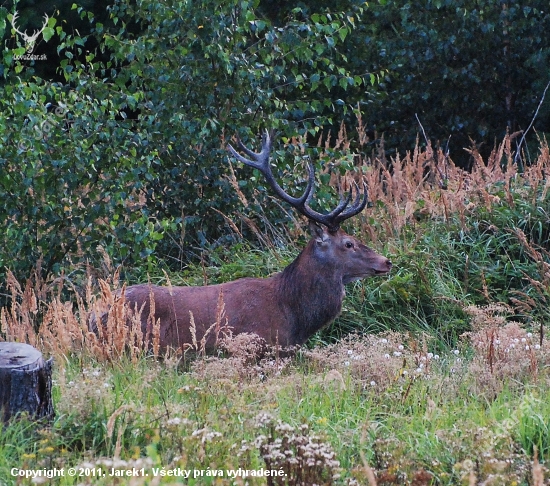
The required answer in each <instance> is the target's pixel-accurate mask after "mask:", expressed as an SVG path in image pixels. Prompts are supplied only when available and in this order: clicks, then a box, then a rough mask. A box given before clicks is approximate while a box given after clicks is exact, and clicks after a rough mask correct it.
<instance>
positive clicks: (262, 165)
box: [227, 130, 315, 212]
mask: <svg viewBox="0 0 550 486" xmlns="http://www.w3.org/2000/svg"><path fill="white" fill-rule="evenodd" d="M274 136H275V131H274V130H266V132H265V134H264V135H263V136H262V149H261V151H260V152H259V153H256V152H254V151H252V150H250V149H249V148H248V147H246V146H245V145H244V144H243V143H242V142H241V140H240V139H239V138H237V142H238V144H239V148H240V149H241V150H242V151H243V152H245V153H246V154H247V155H248V156H249V157H250V159H247V158H245V157H243V156H242V155H240V154H239V153H238V152H237V151H236V150H235V149H234V148H233V146H232V145H231V144H228V145H227V149H228V150H229V152H231V154H232V155H233V156H234V157H235V158H236V159H237V160H239V161H240V162H242V163H243V164H246V165H248V166H250V167H253V168H254V169H258V170H259V171H260V172H261V173H262V174H263V175H264V177H265V180H266V181H267V183H268V184H269V185H270V187H271V188H272V189H273V190H274V191H275V194H277V196H279V197H280V198H281V199H282V200H283V201H286V202H287V203H289V204H290V205H291V206H293V207H294V208H296V209H297V210H298V211H300V212H303V210H302V208H303V206H304V202H305V201H306V200H307V199H308V197H310V194H311V193H312V192H313V186H314V184H315V170H314V168H313V165H311V164H310V165H309V166H308V172H309V175H308V182H307V186H306V189H305V191H304V193H303V194H302V195H301V196H300V197H293V196H291V195H290V194H287V193H286V192H285V191H284V190H283V188H282V187H281V186H280V185H279V184H278V183H277V181H276V180H275V177H274V176H273V173H272V172H271V165H270V164H269V154H270V153H271V147H272V145H273V137H274ZM251 159H252V160H251Z"/></svg>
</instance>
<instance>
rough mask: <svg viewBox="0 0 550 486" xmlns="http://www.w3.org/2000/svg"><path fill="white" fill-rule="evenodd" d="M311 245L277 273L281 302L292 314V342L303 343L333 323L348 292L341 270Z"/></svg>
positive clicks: (289, 313)
mask: <svg viewBox="0 0 550 486" xmlns="http://www.w3.org/2000/svg"><path fill="white" fill-rule="evenodd" d="M311 244H312V242H310V244H309V245H308V247H306V248H305V249H304V250H303V251H302V253H300V255H299V256H298V258H296V260H294V261H293V262H292V263H291V264H290V265H289V266H288V267H287V268H285V269H284V270H283V271H282V272H281V273H280V274H278V275H277V277H278V280H279V288H280V292H279V296H280V300H281V302H280V305H281V308H282V309H285V311H286V312H287V314H288V315H289V320H290V324H291V329H292V330H291V336H292V340H293V341H294V342H293V344H303V343H304V342H305V341H307V339H308V338H309V337H310V336H312V335H313V334H314V333H315V332H317V331H318V330H319V329H321V328H323V327H324V326H326V325H327V324H329V323H330V322H332V321H333V320H334V319H335V318H336V317H337V316H338V314H340V311H341V309H342V300H343V298H344V295H345V292H344V284H343V281H342V271H341V269H340V268H339V267H337V266H336V265H334V264H332V265H331V264H330V263H327V262H323V261H321V260H320V259H319V258H318V257H317V256H316V255H315V253H314V252H313V251H312V248H311Z"/></svg>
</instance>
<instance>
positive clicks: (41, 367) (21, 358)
mask: <svg viewBox="0 0 550 486" xmlns="http://www.w3.org/2000/svg"><path fill="white" fill-rule="evenodd" d="M52 362H53V358H50V359H49V360H48V361H44V359H43V358H42V353H41V352H40V351H38V349H36V348H33V347H32V346H29V345H28V344H23V343H4V342H0V414H2V415H3V421H4V422H7V421H8V420H9V419H10V417H13V416H15V415H16V414H17V413H20V412H28V413H29V415H30V416H32V417H33V418H52V417H53V415H54V410H53V403H52ZM2 409H3V413H2Z"/></svg>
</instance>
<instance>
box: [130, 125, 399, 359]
mask: <svg viewBox="0 0 550 486" xmlns="http://www.w3.org/2000/svg"><path fill="white" fill-rule="evenodd" d="M274 134H275V132H273V131H266V132H265V134H264V135H263V137H262V142H261V150H260V152H259V153H256V152H254V151H252V150H251V149H249V148H248V147H246V146H245V145H244V144H243V143H242V142H241V140H240V138H238V137H237V144H238V145H237V146H238V148H239V150H240V151H241V152H242V153H244V154H246V156H247V157H248V158H247V157H245V156H243V155H241V154H240V153H239V152H238V151H237V150H236V149H235V148H234V147H233V146H232V145H231V144H228V147H227V149H228V151H229V152H230V154H231V155H232V156H233V157H235V158H236V159H237V160H238V161H240V162H242V163H243V164H245V165H246V166H249V167H252V168H254V169H257V170H258V171H259V172H260V173H261V174H262V175H263V177H264V178H265V181H266V182H267V184H268V185H269V187H270V188H271V189H272V190H273V192H274V193H275V194H276V195H277V197H278V198H280V199H281V200H282V201H285V202H286V203H288V204H289V205H290V206H292V207H293V208H294V209H296V211H298V212H299V213H301V214H302V215H303V216H305V217H306V218H307V219H308V220H309V227H310V230H311V234H312V237H311V239H310V240H309V242H308V243H307V245H306V246H305V248H304V249H303V250H302V251H301V252H300V254H299V255H298V257H297V258H296V259H295V260H294V261H293V262H292V263H290V264H289V265H288V266H287V267H286V268H285V269H284V270H282V271H281V272H279V273H276V274H274V275H272V276H270V277H267V278H241V279H237V280H234V281H230V282H226V283H221V284H216V285H205V286H159V285H151V284H138V285H131V286H128V287H126V288H125V289H123V296H124V299H125V300H126V302H127V304H128V305H129V307H130V308H131V309H133V310H134V312H137V313H139V316H140V317H139V319H140V322H141V328H142V332H143V335H144V336H147V335H148V336H151V326H152V325H153V323H156V324H157V326H158V329H159V331H160V346H161V347H162V348H166V347H168V346H170V347H175V348H184V349H185V347H186V346H190V345H191V343H192V342H195V343H196V342H197V341H198V342H200V341H201V340H202V342H203V343H204V344H205V345H206V349H208V350H212V349H213V348H215V346H216V344H217V339H218V335H217V334H218V332H219V328H218V329H217V331H218V332H213V327H214V326H215V325H216V322H217V323H218V324H217V325H218V327H219V324H220V323H219V321H220V312H222V313H223V321H224V322H223V326H222V327H223V329H224V330H226V331H229V332H230V333H231V334H232V335H237V334H241V333H248V334H252V335H254V334H255V335H257V336H258V337H259V338H261V340H262V341H263V342H264V343H265V344H266V345H267V346H275V345H277V346H281V347H295V346H299V345H302V344H304V343H305V342H306V341H307V340H308V339H309V338H310V337H311V336H312V335H313V334H314V333H316V332H317V331H319V330H320V329H322V328H324V327H326V326H328V325H329V324H330V323H331V322H333V321H334V319H336V317H337V316H338V315H339V314H340V312H341V309H342V301H343V299H344V296H345V285H347V284H349V283H351V282H355V281H357V280H360V279H363V278H365V277H371V276H377V275H386V274H388V273H389V272H390V270H391V268H392V263H391V261H390V260H389V259H387V258H386V257H384V256H382V255H380V254H378V253H376V252H375V251H374V250H372V249H371V248H369V247H368V246H366V245H365V244H364V243H362V242H361V241H360V240H358V239H357V238H355V237H354V236H351V235H349V234H347V233H346V232H344V231H343V230H342V229H341V228H340V225H341V224H342V222H344V221H345V220H347V219H349V218H352V217H354V216H356V215H357V214H359V213H360V212H361V211H363V209H364V208H365V206H366V204H367V187H366V184H365V183H364V182H363V187H362V191H361V190H360V189H359V186H358V184H357V183H356V182H354V185H353V186H351V187H350V190H349V191H348V195H347V197H344V195H343V194H342V193H340V202H339V204H338V205H337V206H336V207H335V208H334V209H333V210H332V211H330V212H329V213H327V214H323V213H319V212H317V211H315V210H313V209H312V208H311V207H310V202H311V199H312V197H313V195H314V191H315V169H314V166H313V164H312V163H311V162H310V163H309V164H308V178H307V184H306V188H305V191H304V193H303V194H302V195H301V196H299V197H293V196H291V195H289V194H287V193H286V192H285V191H284V190H283V188H282V187H281V186H280V185H279V184H278V182H277V181H276V179H275V177H274V175H273V173H272V170H271V164H270V154H271V149H272V145H273V138H274ZM352 200H353V201H352ZM220 308H222V309H223V310H222V311H221V310H220ZM151 317H152V319H151Z"/></svg>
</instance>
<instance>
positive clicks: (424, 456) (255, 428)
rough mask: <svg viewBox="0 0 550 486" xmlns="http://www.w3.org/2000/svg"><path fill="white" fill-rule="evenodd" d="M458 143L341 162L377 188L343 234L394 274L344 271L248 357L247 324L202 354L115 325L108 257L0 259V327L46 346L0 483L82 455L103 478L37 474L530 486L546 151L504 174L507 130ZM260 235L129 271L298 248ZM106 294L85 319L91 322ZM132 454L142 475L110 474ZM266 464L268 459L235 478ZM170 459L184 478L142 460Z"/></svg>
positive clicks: (210, 278)
mask: <svg viewBox="0 0 550 486" xmlns="http://www.w3.org/2000/svg"><path fill="white" fill-rule="evenodd" d="M322 143H323V141H320V146H322ZM472 157H473V160H474V162H475V163H474V166H473V169H472V172H471V173H465V172H463V171H461V170H459V169H458V168H456V167H454V166H453V164H452V162H451V161H450V160H449V159H448V157H446V156H445V154H443V153H441V152H438V151H435V150H432V149H431V147H429V146H428V148H427V149H425V150H420V149H418V150H416V151H415V152H414V153H411V154H408V155H407V156H406V157H404V158H402V159H395V160H392V161H387V160H385V159H384V158H383V157H378V158H376V157H374V158H372V159H371V158H369V159H366V158H364V159H361V158H360V157H358V158H357V159H358V162H360V163H359V165H358V167H360V168H361V170H362V171H363V173H364V175H365V177H366V179H367V181H368V185H369V191H370V199H372V200H373V201H376V202H375V203H374V204H373V205H372V207H370V208H369V209H367V211H366V213H365V216H362V217H361V218H356V219H357V220H356V221H355V222H353V223H351V225H352V226H354V227H351V228H349V231H350V232H354V233H355V234H356V235H359V236H361V238H362V239H363V240H364V241H367V242H368V243H369V245H371V246H373V247H376V248H377V250H378V251H380V252H382V253H384V254H385V255H387V256H388V257H389V258H391V260H392V261H393V263H394V271H392V273H391V275H390V276H388V277H384V278H372V279H369V280H366V281H363V282H360V283H355V284H353V285H350V286H348V287H347V289H346V291H347V296H346V298H345V300H344V308H343V312H342V315H341V317H340V318H339V319H338V320H337V321H336V322H335V323H334V324H333V325H332V326H330V327H329V328H328V329H326V330H324V331H323V332H321V333H319V334H318V335H316V336H315V337H314V338H312V339H311V340H310V342H309V343H308V345H307V346H306V347H304V348H302V349H299V350H295V351H294V353H293V354H290V355H286V354H282V353H279V351H278V350H273V351H270V352H267V353H264V354H263V355H262V356H261V357H257V356H256V355H257V352H258V349H259V348H258V346H259V345H258V343H257V342H256V340H255V338H254V337H253V336H248V335H240V336H236V337H234V338H233V339H227V340H224V341H223V345H222V346H221V348H220V352H219V354H216V355H206V354H204V353H201V352H200V349H195V350H194V351H196V353H194V355H193V356H191V355H190V353H185V352H183V350H163V349H160V348H159V347H158V346H155V332H158V329H156V330H155V329H154V328H153V329H152V335H151V336H144V335H143V334H142V333H141V329H140V328H139V326H138V324H139V322H138V321H137V320H136V321H135V322H133V323H132V322H131V324H132V325H130V326H128V325H126V324H127V321H128V316H127V314H126V311H127V310H126V308H125V305H124V301H123V299H120V298H119V294H118V290H119V289H120V288H122V287H123V284H122V283H121V282H120V281H119V273H118V270H117V269H114V268H112V266H111V264H110V261H109V258H108V256H107V255H104V260H105V264H104V268H102V269H90V268H88V269H84V271H80V273H79V271H74V272H72V273H70V274H68V275H65V276H61V277H59V276H58V277H55V278H54V277H50V278H47V279H46V280H43V279H42V278H41V277H40V275H41V272H40V271H37V272H36V273H35V275H32V276H30V278H29V280H28V281H27V282H25V283H21V282H18V281H17V280H16V279H15V278H13V277H12V276H10V275H9V274H8V275H9V277H8V281H7V284H8V285H7V288H8V289H9V291H10V293H11V295H10V305H8V306H6V307H4V308H2V309H1V310H0V338H1V339H3V340H8V341H23V342H28V343H30V344H32V345H34V346H36V347H38V348H39V349H40V350H41V351H42V352H43V353H44V354H48V355H50V354H51V355H53V356H54V357H55V372H54V380H55V381H54V387H53V393H54V401H55V409H56V417H55V419H54V420H53V422H52V423H50V424H40V423H39V424H36V423H33V422H30V421H28V419H27V418H25V417H20V418H18V419H14V420H12V421H11V422H10V423H9V424H7V426H6V427H5V428H4V430H3V433H2V434H1V435H0V478H1V479H0V483H2V481H3V482H4V483H6V484H30V480H26V479H21V478H18V477H16V476H13V475H12V473H11V471H12V468H18V469H25V470H31V469H32V470H39V469H43V468H46V469H51V468H53V467H58V468H62V467H66V468H67V467H82V468H83V470H85V471H96V472H97V471H101V473H103V472H105V473H106V474H107V475H106V476H102V475H99V476H98V475H96V476H91V475H88V476H82V477H77V478H74V477H67V476H65V477H64V478H60V479H56V480H55V482H53V480H52V484H62V485H64V484H67V485H68V484H99V485H101V484H105V485H106V484H113V482H117V483H118V484H136V485H137V484H158V483H163V484H174V483H178V482H179V483H182V482H183V483H184V484H190V485H192V484H197V485H198V484H201V485H202V484H222V485H224V484H227V485H229V484H242V485H244V484H250V485H255V484H258V485H263V484H268V485H279V484H280V485H299V484H300V485H313V484H327V485H331V484H334V485H364V484H369V486H372V485H374V484H379V485H393V484H395V485H415V486H421V485H475V484H483V485H535V486H542V485H543V484H544V478H546V480H548V478H549V471H548V464H549V461H550V426H549V425H548V424H550V405H549V402H548V400H547V390H548V386H549V385H550V374H549V370H550V347H549V346H550V343H549V341H548V338H547V335H546V334H547V325H546V323H547V321H548V317H549V310H548V309H549V307H548V304H549V298H550V254H549V251H550V250H549V242H548V238H549V233H548V227H549V221H548V214H549V211H550V209H549V197H548V188H549V187H550V184H549V182H548V179H547V175H546V174H547V173H548V169H549V166H550V156H549V155H548V147H547V145H546V143H545V142H544V141H541V147H540V154H539V158H538V159H537V160H536V161H535V163H534V164H533V165H532V166H530V167H527V168H525V170H524V171H523V172H519V171H518V168H517V167H516V166H515V165H514V163H513V156H512V152H511V144H510V140H509V138H507V139H505V140H504V142H503V143H502V144H501V145H499V146H498V147H496V148H495V150H494V152H493V154H492V155H491V157H490V158H489V160H486V161H482V160H480V158H479V155H478V154H477V153H476V152H475V151H473V152H472ZM359 159H360V160H359ZM349 177H351V176H349ZM350 181H351V180H350V179H349V178H348V176H340V177H338V178H334V177H333V180H332V181H331V183H332V184H334V185H337V184H339V185H343V186H344V187H345V186H346V184H349V183H350ZM243 204H244V203H243ZM243 214H245V212H243ZM246 217H247V218H248V216H246ZM226 218H227V221H228V224H233V225H234V226H235V228H236V231H238V226H239V225H237V224H236V223H237V221H233V220H232V219H231V218H230V217H228V216H226ZM243 221H244V222H243ZM243 221H241V223H243V224H250V225H253V224H254V221H253V220H252V219H250V218H249V219H248V223H247V221H246V220H243ZM297 223H298V229H296V230H294V231H296V232H297V234H298V236H299V233H300V231H301V230H300V229H299V222H297ZM289 231H290V230H289ZM295 236H296V235H295ZM267 246H270V247H271V250H270V251H258V250H255V249H252V248H250V247H249V246H248V245H246V244H244V243H243V244H242V246H239V247H234V248H231V249H228V250H227V251H224V250H222V249H217V250H216V252H215V253H210V254H207V255H205V258H204V260H203V261H202V262H199V263H197V264H194V265H190V266H189V267H188V268H187V269H185V270H184V271H183V272H182V273H181V274H179V275H168V274H165V273H162V274H161V273H160V272H159V274H157V275H150V276H149V277H148V278H150V280H151V281H152V282H155V283H160V284H169V285H171V284H173V285H200V284H205V283H206V284H210V283H217V282H221V281H227V280H231V279H233V278H237V277H241V276H267V275H269V274H271V273H273V272H275V271H278V270H280V269H282V268H283V267H284V266H285V265H287V264H288V263H289V262H290V261H292V259H293V257H294V256H295V255H296V254H297V251H298V246H299V245H295V244H289V245H288V246H287V247H286V248H281V247H280V244H274V242H271V245H267ZM130 273H131V272H130ZM107 308H111V313H110V314H109V320H108V321H107V322H106V324H105V327H104V328H103V330H104V334H101V332H100V333H99V334H95V333H93V332H90V331H89V329H88V324H89V322H90V320H92V321H93V319H94V316H98V315H101V313H102V312H104V311H105V309H107ZM131 468H136V469H138V470H141V468H143V469H144V470H145V471H147V472H148V473H149V476H146V477H142V476H139V477H133V478H122V477H120V476H119V475H118V474H117V473H115V477H113V476H110V475H109V473H111V472H113V471H122V470H127V469H131ZM266 469H267V470H273V471H277V472H281V474H282V475H281V476H278V475H274V476H268V477H266V476H264V477H261V478H259V477H256V476H253V475H251V472H252V471H254V474H256V472H257V471H259V470H266ZM174 470H181V471H190V474H191V476H190V477H189V478H187V479H184V478H182V477H174V476H170V475H168V474H167V475H164V476H162V475H161V473H160V471H164V472H165V473H166V471H174ZM153 471H157V473H158V474H157V475H154V473H153ZM214 471H215V472H216V474H214ZM228 471H232V472H231V473H230V472H228ZM237 471H241V472H240V473H239V474H240V475H238V474H237ZM233 473H234V474H235V477H232V476H231V474H233ZM196 474H198V476H197V477H193V475H196ZM245 474H248V476H245ZM48 481H49V480H47V479H44V478H37V479H35V480H34V481H33V484H40V483H41V482H42V483H44V484H46V483H47V482H48Z"/></svg>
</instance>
